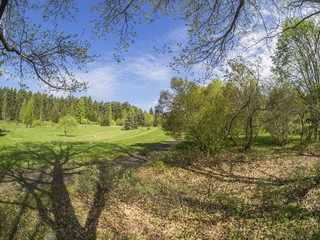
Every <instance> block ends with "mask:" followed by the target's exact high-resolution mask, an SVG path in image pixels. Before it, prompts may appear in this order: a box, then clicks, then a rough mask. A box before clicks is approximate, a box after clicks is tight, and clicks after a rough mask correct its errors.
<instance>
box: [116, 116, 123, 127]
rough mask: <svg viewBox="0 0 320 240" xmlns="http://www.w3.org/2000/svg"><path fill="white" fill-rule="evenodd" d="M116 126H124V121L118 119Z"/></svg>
mask: <svg viewBox="0 0 320 240" xmlns="http://www.w3.org/2000/svg"><path fill="white" fill-rule="evenodd" d="M116 124H117V125H118V126H122V120H121V119H120V118H118V119H117V121H116Z"/></svg>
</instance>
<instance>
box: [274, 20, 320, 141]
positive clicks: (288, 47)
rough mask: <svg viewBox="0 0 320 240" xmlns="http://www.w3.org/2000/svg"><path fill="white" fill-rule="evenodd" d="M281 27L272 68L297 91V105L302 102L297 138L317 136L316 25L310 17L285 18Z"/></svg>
mask: <svg viewBox="0 0 320 240" xmlns="http://www.w3.org/2000/svg"><path fill="white" fill-rule="evenodd" d="M293 26H294V27H293ZM283 28H284V29H287V30H286V31H284V32H283V33H282V34H281V35H280V36H279V37H278V43H277V50H276V52H275V55H274V56H273V63H274V69H273V70H274V72H275V73H276V74H277V76H278V77H279V79H281V80H282V81H286V82H288V83H290V86H291V87H292V88H294V89H295V90H296V92H297V93H298V94H299V97H300V100H301V103H302V104H301V106H305V108H300V109H299V110H300V111H299V112H298V114H299V115H300V117H301V125H302V126H301V128H302V132H301V140H303V138H305V140H306V141H311V137H312V136H314V138H315V139H317V138H318V132H319V131H318V126H319V123H320V102H319V90H320V88H319V76H318V74H319V68H318V66H319V65H320V56H319V55H318V54H315V52H317V50H316V49H318V48H319V47H320V42H319V31H320V25H319V24H318V23H317V22H315V21H313V20H305V21H302V22H301V19H288V20H287V22H286V24H285V26H284V27H283ZM306 114H308V115H309V116H310V117H309V123H310V126H306V125H308V124H305V123H306V122H305V121H304V120H305V119H303V118H304V115H306ZM308 128H309V129H308ZM309 130H310V131H309ZM303 135H305V136H303Z"/></svg>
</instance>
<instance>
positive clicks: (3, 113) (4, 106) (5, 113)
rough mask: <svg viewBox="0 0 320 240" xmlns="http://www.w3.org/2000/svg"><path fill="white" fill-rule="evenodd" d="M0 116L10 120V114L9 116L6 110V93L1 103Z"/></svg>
mask: <svg viewBox="0 0 320 240" xmlns="http://www.w3.org/2000/svg"><path fill="white" fill-rule="evenodd" d="M1 118H2V119H3V120H6V121H10V116H9V111H8V96H7V95H6V96H5V97H4V100H3V103H2V112H1Z"/></svg>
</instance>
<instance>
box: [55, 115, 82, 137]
mask: <svg viewBox="0 0 320 240" xmlns="http://www.w3.org/2000/svg"><path fill="white" fill-rule="evenodd" d="M58 125H59V127H60V128H62V129H63V131H64V135H65V136H67V133H68V132H70V131H73V130H74V129H75V128H76V127H77V125H78V122H77V119H76V118H75V117H73V116H70V115H66V116H64V117H62V118H61V119H60V120H59V122H58Z"/></svg>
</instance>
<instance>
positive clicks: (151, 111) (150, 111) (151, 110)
mask: <svg viewBox="0 0 320 240" xmlns="http://www.w3.org/2000/svg"><path fill="white" fill-rule="evenodd" d="M149 113H150V114H151V115H154V113H153V109H152V107H151V108H150V110H149Z"/></svg>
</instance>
